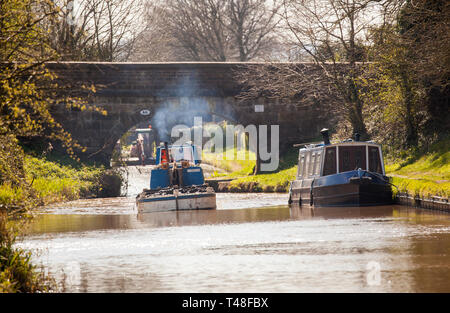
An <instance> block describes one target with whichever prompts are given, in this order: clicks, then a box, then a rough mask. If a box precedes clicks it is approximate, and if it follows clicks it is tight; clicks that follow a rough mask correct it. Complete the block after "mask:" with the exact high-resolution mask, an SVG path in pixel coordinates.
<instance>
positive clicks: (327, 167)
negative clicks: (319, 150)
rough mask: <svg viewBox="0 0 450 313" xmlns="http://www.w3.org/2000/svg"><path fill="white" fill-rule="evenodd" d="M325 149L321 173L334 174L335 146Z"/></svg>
mask: <svg viewBox="0 0 450 313" xmlns="http://www.w3.org/2000/svg"><path fill="white" fill-rule="evenodd" d="M325 151H326V152H325V162H324V164H323V175H324V176H325V175H331V174H336V147H330V148H327V149H326V150H325Z"/></svg>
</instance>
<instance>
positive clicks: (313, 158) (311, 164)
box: [308, 152, 316, 176]
mask: <svg viewBox="0 0 450 313" xmlns="http://www.w3.org/2000/svg"><path fill="white" fill-rule="evenodd" d="M315 161H316V153H315V152H313V153H311V160H310V162H309V168H308V175H309V176H313V175H314V164H315Z"/></svg>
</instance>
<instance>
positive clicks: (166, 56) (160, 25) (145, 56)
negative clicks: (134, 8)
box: [130, 0, 181, 62]
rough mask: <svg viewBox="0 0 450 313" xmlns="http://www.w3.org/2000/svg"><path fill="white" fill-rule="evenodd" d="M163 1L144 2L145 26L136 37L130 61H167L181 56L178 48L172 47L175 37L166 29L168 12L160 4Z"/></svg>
mask: <svg viewBox="0 0 450 313" xmlns="http://www.w3.org/2000/svg"><path fill="white" fill-rule="evenodd" d="M163 1H164V0H158V1H157V0H154V1H148V2H147V3H146V4H145V11H144V12H145V13H144V17H143V21H144V23H145V28H144V29H143V31H142V32H141V33H140V34H139V36H138V37H137V38H136V42H135V45H134V48H133V52H132V54H131V56H130V60H131V61H139V62H167V61H175V60H178V59H180V58H181V56H180V53H179V51H178V49H174V47H175V46H176V39H175V38H174V36H172V34H171V33H170V31H169V29H168V26H167V20H168V18H169V14H168V12H167V9H166V8H165V7H164V6H163V5H162V3H163Z"/></svg>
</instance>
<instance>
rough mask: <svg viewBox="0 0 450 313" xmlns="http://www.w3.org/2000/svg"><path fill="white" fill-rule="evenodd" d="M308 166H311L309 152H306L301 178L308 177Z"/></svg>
mask: <svg viewBox="0 0 450 313" xmlns="http://www.w3.org/2000/svg"><path fill="white" fill-rule="evenodd" d="M310 165H311V152H306V153H305V166H304V167H303V177H306V176H308V173H309V167H310Z"/></svg>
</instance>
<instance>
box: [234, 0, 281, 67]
mask: <svg viewBox="0 0 450 313" xmlns="http://www.w3.org/2000/svg"><path fill="white" fill-rule="evenodd" d="M227 9H228V12H227V13H228V17H229V23H228V30H229V31H230V33H231V34H232V36H233V41H234V45H235V46H236V47H237V50H238V51H239V61H243V62H244V61H248V60H252V59H254V58H256V57H259V56H263V55H262V54H263V53H265V52H267V51H268V50H269V49H270V48H271V47H273V46H274V44H275V43H276V38H275V29H276V27H277V25H278V23H279V21H280V20H279V18H278V15H277V13H278V11H279V9H280V5H279V3H278V2H277V1H276V0H275V1H273V2H271V3H268V1H267V0H230V1H228V8H227Z"/></svg>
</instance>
